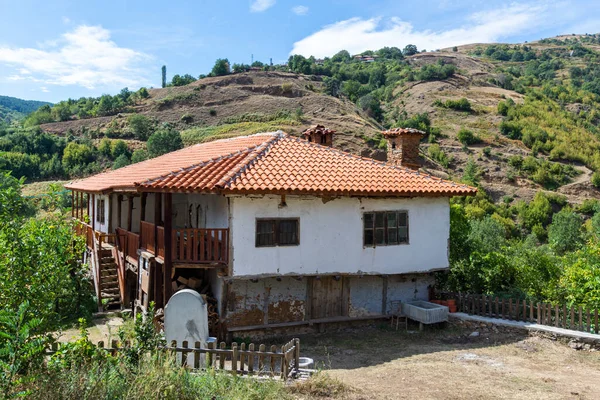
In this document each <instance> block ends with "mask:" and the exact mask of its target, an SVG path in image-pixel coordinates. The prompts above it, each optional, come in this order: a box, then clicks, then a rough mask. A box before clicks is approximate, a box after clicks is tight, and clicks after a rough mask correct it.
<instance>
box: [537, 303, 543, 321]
mask: <svg viewBox="0 0 600 400" xmlns="http://www.w3.org/2000/svg"><path fill="white" fill-rule="evenodd" d="M537 323H538V324H540V325H541V324H542V314H541V312H540V303H537Z"/></svg>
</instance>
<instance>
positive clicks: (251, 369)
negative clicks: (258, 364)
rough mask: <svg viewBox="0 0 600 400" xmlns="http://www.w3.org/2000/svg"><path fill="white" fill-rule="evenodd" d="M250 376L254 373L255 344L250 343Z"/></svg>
mask: <svg viewBox="0 0 600 400" xmlns="http://www.w3.org/2000/svg"><path fill="white" fill-rule="evenodd" d="M248 352H249V353H250V354H249V355H248V374H250V375H252V373H254V343H250V345H249V346H248Z"/></svg>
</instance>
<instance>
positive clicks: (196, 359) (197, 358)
mask: <svg viewBox="0 0 600 400" xmlns="http://www.w3.org/2000/svg"><path fill="white" fill-rule="evenodd" d="M155 221H156V220H155ZM199 350H200V342H195V343H194V369H200V351H199Z"/></svg>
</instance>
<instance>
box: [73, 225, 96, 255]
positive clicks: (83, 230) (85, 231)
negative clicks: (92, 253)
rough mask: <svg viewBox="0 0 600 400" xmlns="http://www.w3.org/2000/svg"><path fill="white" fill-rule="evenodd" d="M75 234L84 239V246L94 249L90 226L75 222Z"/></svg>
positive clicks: (92, 231)
mask: <svg viewBox="0 0 600 400" xmlns="http://www.w3.org/2000/svg"><path fill="white" fill-rule="evenodd" d="M75 233H76V234H77V235H80V236H84V237H85V244H86V246H87V247H88V248H89V249H92V248H94V230H93V229H92V227H91V226H90V225H88V224H86V223H84V222H81V221H78V220H75Z"/></svg>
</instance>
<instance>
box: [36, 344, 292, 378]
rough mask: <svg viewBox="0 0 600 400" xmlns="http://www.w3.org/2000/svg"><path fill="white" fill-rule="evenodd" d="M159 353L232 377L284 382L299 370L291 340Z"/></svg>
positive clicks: (116, 347) (113, 350)
mask: <svg viewBox="0 0 600 400" xmlns="http://www.w3.org/2000/svg"><path fill="white" fill-rule="evenodd" d="M124 345H125V346H124V347H123V346H122V343H119V342H118V341H117V340H113V341H112V342H111V344H110V346H108V347H105V346H104V342H103V341H100V342H98V348H100V349H103V350H105V351H106V352H107V353H110V354H112V355H113V356H115V355H117V354H118V353H119V352H122V351H124V350H127V349H128V348H129V346H130V343H129V342H125V343H124ZM60 347H61V344H59V343H53V344H52V347H51V348H50V349H47V350H46V352H45V353H46V354H47V355H51V354H54V353H56V352H57V351H59V350H60ZM159 350H162V351H166V352H169V353H171V354H177V355H181V356H178V357H176V360H177V362H178V363H180V364H181V366H184V367H188V368H193V369H204V368H206V369H217V370H222V371H226V372H229V373H231V374H233V375H262V376H271V377H280V378H281V379H284V380H286V379H288V378H294V377H296V376H297V375H298V372H299V370H300V339H292V340H290V341H289V342H288V343H286V344H285V345H283V346H281V347H279V348H277V346H275V345H272V346H270V348H267V347H266V346H265V345H264V344H261V345H260V346H255V345H254V344H253V343H251V344H249V345H248V346H247V347H246V344H245V343H242V344H241V345H240V346H238V344H237V343H235V342H234V343H232V345H231V348H229V349H228V348H227V345H226V344H225V342H221V343H220V344H219V345H217V343H208V347H201V346H200V342H195V343H194V346H193V347H190V346H189V343H188V342H187V341H183V342H181V345H179V346H178V344H177V341H175V340H174V341H172V342H171V343H170V345H168V346H163V347H160V348H159ZM201 355H205V360H204V363H203V364H201V357H200V356H201Z"/></svg>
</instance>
